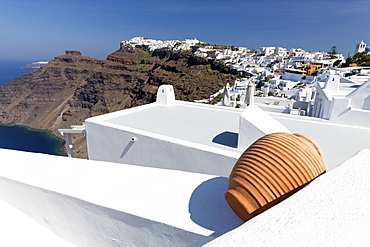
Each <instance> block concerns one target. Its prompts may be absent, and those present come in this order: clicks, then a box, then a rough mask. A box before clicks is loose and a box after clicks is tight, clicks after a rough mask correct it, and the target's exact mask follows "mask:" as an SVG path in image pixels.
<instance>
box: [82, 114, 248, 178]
mask: <svg viewBox="0 0 370 247" xmlns="http://www.w3.org/2000/svg"><path fill="white" fill-rule="evenodd" d="M85 124H86V132H87V134H86V139H87V147H88V153H89V159H92V160H102V161H110V162H116V163H125V164H134V165H140V166H148V167H158V168H165V169H175V170H181V171H188V172H197V173H203V174H211V175H217V176H224V177H228V176H229V175H230V172H231V169H232V168H233V166H234V164H235V163H236V161H237V160H238V158H239V157H240V154H241V153H240V151H239V152H230V151H226V150H222V149H217V148H213V147H208V146H204V145H200V144H196V143H191V142H186V141H181V140H177V139H174V138H170V137H163V136H160V135H154V134H153V133H146V132H143V131H141V132H139V131H137V130H131V131H128V130H124V129H118V128H114V127H111V126H105V125H102V124H98V123H94V122H89V121H88V120H87V121H86V123H85ZM133 136H135V137H136V141H135V142H131V138H132V137H133Z"/></svg>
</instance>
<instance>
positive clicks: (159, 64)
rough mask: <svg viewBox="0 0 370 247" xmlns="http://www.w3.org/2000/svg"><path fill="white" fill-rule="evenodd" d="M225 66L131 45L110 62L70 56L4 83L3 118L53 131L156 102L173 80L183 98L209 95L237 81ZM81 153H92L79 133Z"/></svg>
mask: <svg viewBox="0 0 370 247" xmlns="http://www.w3.org/2000/svg"><path fill="white" fill-rule="evenodd" d="M234 79H235V76H234V75H231V74H229V73H228V71H227V69H225V67H224V66H223V65H220V64H217V63H215V62H211V61H207V60H206V59H203V58H199V57H195V56H194V55H193V53H192V52H190V51H188V52H174V51H169V50H159V51H154V52H151V51H149V50H148V49H146V47H136V48H131V49H130V48H125V47H123V48H122V49H119V50H117V51H116V52H113V53H112V54H110V55H109V56H108V58H107V60H99V59H95V58H91V57H86V56H83V55H81V53H80V52H78V51H66V54H65V55H62V56H59V57H56V58H54V59H53V60H51V61H50V62H49V63H48V64H46V65H44V66H43V67H42V68H40V69H36V70H34V71H32V72H31V73H28V74H25V75H22V76H19V77H17V78H15V79H14V80H12V81H10V82H8V83H6V84H4V85H1V86H0V122H1V123H3V124H9V125H25V126H29V127H32V128H36V129H47V130H51V131H52V132H53V133H54V134H55V135H59V134H58V133H57V129H58V128H69V127H70V125H76V124H82V123H83V122H84V120H85V119H86V118H88V117H91V116H96V115H100V114H104V113H108V112H112V111H117V110H122V109H125V108H129V107H134V106H138V105H142V104H147V103H150V102H153V101H155V95H156V91H157V88H158V86H160V85H162V84H171V85H173V87H174V89H175V94H176V97H177V99H178V100H188V101H193V100H196V99H202V98H206V97H208V96H209V95H211V94H213V93H214V92H216V91H218V90H219V89H221V88H222V87H223V86H224V85H225V84H226V83H227V82H229V83H231V82H233V81H234ZM73 142H74V146H75V148H76V149H75V151H76V152H75V153H76V156H77V157H81V158H84V157H86V155H87V154H86V147H85V144H84V137H75V138H74V140H73Z"/></svg>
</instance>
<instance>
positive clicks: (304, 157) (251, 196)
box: [225, 132, 326, 221]
mask: <svg viewBox="0 0 370 247" xmlns="http://www.w3.org/2000/svg"><path fill="white" fill-rule="evenodd" d="M325 170H326V169H325V165H324V162H323V160H322V151H321V148H320V146H319V145H318V143H317V142H316V141H315V140H313V139H312V138H311V137H309V136H307V135H304V134H288V133H282V132H280V133H273V134H268V135H265V136H263V137H261V138H260V139H258V140H257V141H255V142H254V143H253V144H252V145H251V146H250V147H248V148H247V150H245V152H244V153H243V154H242V155H241V156H240V158H239V160H238V161H237V163H236V164H235V166H234V168H233V170H232V172H231V174H230V177H229V183H228V190H227V192H226V193H225V198H226V200H227V202H228V204H229V205H230V207H231V208H232V209H233V211H234V212H235V213H236V214H237V215H238V216H239V217H240V218H241V219H242V220H244V221H247V220H249V219H250V218H252V217H254V216H255V215H257V214H259V213H261V212H263V211H265V210H266V209H268V208H270V207H272V206H273V205H275V204H277V203H278V202H280V201H282V200H284V199H285V198H287V197H288V196H290V195H292V194H293V193H295V192H296V191H298V190H299V189H301V188H302V187H304V185H306V184H307V183H309V182H310V181H311V180H313V179H314V178H316V177H318V176H320V175H321V174H322V173H324V172H325Z"/></svg>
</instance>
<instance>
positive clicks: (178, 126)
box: [106, 102, 242, 154]
mask: <svg viewBox="0 0 370 247" xmlns="http://www.w3.org/2000/svg"><path fill="white" fill-rule="evenodd" d="M241 113H242V110H241V109H235V108H234V109H232V108H230V109H227V108H225V107H217V106H214V107H212V108H211V109H210V107H208V106H206V105H202V104H194V103H187V102H181V104H176V105H172V106H164V105H153V106H151V107H150V108H149V107H147V108H145V109H142V110H140V111H135V112H132V113H129V114H117V115H119V116H114V115H113V116H112V118H109V119H107V120H106V121H107V122H109V123H113V124H116V125H120V126H125V127H128V128H132V129H137V130H141V131H146V132H151V133H154V134H159V135H163V136H167V137H171V138H176V139H181V140H185V141H189V142H194V143H198V144H202V145H207V146H212V147H216V148H220V149H224V150H228V151H233V152H237V153H238V154H240V151H238V150H237V149H236V148H237V144H238V132H239V117H240V114H241Z"/></svg>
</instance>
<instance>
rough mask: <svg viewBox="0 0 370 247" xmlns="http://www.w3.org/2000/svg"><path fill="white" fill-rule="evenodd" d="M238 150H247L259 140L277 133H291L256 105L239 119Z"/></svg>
mask: <svg viewBox="0 0 370 247" xmlns="http://www.w3.org/2000/svg"><path fill="white" fill-rule="evenodd" d="M239 119H240V120H239V137H238V149H242V150H244V149H246V148H248V147H249V145H251V144H252V143H253V142H255V141H256V140H257V139H258V138H260V137H262V136H264V135H267V134H271V133H276V132H286V133H290V131H289V130H288V129H287V128H286V127H285V126H284V125H282V124H281V123H279V122H278V121H277V120H275V119H274V118H273V117H271V116H270V115H269V114H267V113H266V112H265V111H263V110H262V109H261V108H259V107H258V106H256V105H255V104H251V105H249V106H247V107H246V108H245V109H244V111H243V112H242V114H241V115H240V118H239Z"/></svg>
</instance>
